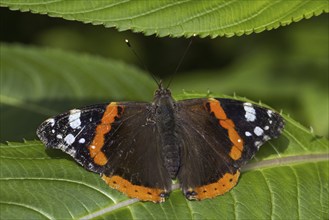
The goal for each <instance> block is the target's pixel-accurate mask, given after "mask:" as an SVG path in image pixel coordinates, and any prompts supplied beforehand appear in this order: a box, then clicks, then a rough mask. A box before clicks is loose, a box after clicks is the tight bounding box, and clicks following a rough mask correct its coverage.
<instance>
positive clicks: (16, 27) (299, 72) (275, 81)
mask: <svg viewBox="0 0 329 220" xmlns="http://www.w3.org/2000/svg"><path fill="white" fill-rule="evenodd" d="M0 15H1V21H0V22H1V32H0V40H1V42H6V43H21V44H27V45H34V46H40V47H50V48H61V49H64V50H68V51H76V52H81V53H83V54H85V53H88V54H92V55H96V56H102V57H105V58H112V59H117V60H121V61H123V62H125V63H127V64H132V65H136V66H138V67H139V68H141V69H143V66H141V65H140V63H139V62H138V60H137V59H136V57H135V56H134V55H133V54H132V52H131V51H130V49H129V48H128V47H127V46H126V44H125V43H124V39H126V38H127V39H129V41H130V42H131V44H132V45H133V47H134V49H135V50H136V51H137V53H138V54H139V56H140V57H142V59H143V60H144V62H145V63H146V65H147V66H148V68H149V69H150V71H151V72H152V73H155V74H157V75H159V76H160V77H161V78H164V79H168V78H170V76H172V75H173V73H174V70H175V68H176V66H177V64H178V62H179V60H180V59H181V57H182V55H183V53H184V50H185V49H186V47H187V45H188V43H189V39H184V38H180V39H176V38H169V37H166V38H157V37H155V36H144V35H143V34H140V33H132V32H130V31H125V32H118V31H117V30H115V29H113V28H105V27H104V26H94V25H91V24H83V23H80V22H74V21H67V20H64V19H60V18H52V17H48V16H46V15H37V14H32V13H22V12H18V11H10V10H9V9H7V8H0ZM328 23H329V21H328V15H327V14H323V15H321V16H318V17H313V18H311V19H308V20H302V21H300V22H298V23H292V24H291V25H289V26H286V27H280V28H278V29H276V30H271V31H265V32H262V33H259V34H251V35H248V36H241V37H232V38H216V39H210V38H204V39H200V38H197V37H196V38H195V39H194V40H193V43H192V46H191V48H190V50H189V52H188V53H187V55H186V57H185V59H184V62H183V64H182V66H181V67H180V69H179V71H178V73H176V74H175V75H174V79H173V82H172V84H171V89H172V90H173V94H174V95H177V94H180V93H182V91H183V89H184V90H185V91H195V92H201V93H206V92H207V91H208V90H210V91H211V92H212V93H215V94H226V95H233V94H237V95H238V96H244V97H247V98H248V99H251V100H254V101H259V100H261V101H262V102H263V103H266V104H268V105H270V106H272V107H273V108H275V109H276V110H278V111H280V110H283V112H284V113H286V114H289V115H290V116H291V117H292V118H294V119H295V120H297V121H299V122H300V123H302V124H303V125H304V126H306V127H312V128H313V129H314V132H315V134H317V135H320V136H326V137H328V102H329V101H328V80H329V79H328V76H329V73H328V71H329V70H328V59H329V54H328V53H329V52H328V51H329V46H328V36H329V33H328V32H329V28H328V27H329V24H328ZM136 86H139V85H136ZM150 97H151V96H150ZM5 127H6V126H5V125H4V124H2V125H1V130H3V129H5ZM33 135H34V134H32V136H28V137H26V136H24V137H17V139H15V138H14V140H16V141H20V140H21V139H22V138H33V137H35V136H33ZM1 140H2V141H4V140H11V141H13V137H11V136H8V135H7V134H5V133H4V132H3V131H1Z"/></svg>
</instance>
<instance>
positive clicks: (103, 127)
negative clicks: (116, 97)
mask: <svg viewBox="0 0 329 220" xmlns="http://www.w3.org/2000/svg"><path fill="white" fill-rule="evenodd" d="M116 117H119V112H118V105H117V103H116V102H111V103H110V104H109V105H107V107H106V110H105V112H104V114H103V117H102V119H101V122H100V124H99V125H97V127H96V133H95V137H94V139H93V141H92V142H91V144H90V145H89V146H88V149H89V153H90V156H91V157H92V158H93V159H94V163H95V164H97V165H100V166H102V165H105V164H106V163H107V157H106V155H105V154H104V153H103V152H102V151H101V150H102V147H103V146H104V143H105V135H106V134H107V133H108V132H110V131H111V128H112V126H111V124H112V123H113V122H114V121H115V118H116Z"/></svg>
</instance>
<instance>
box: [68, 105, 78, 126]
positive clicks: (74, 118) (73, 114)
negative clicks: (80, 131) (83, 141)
mask: <svg viewBox="0 0 329 220" xmlns="http://www.w3.org/2000/svg"><path fill="white" fill-rule="evenodd" d="M80 116H81V110H80V109H72V110H71V111H70V115H69V123H70V127H71V128H73V129H76V128H78V127H79V126H80V125H81V120H80Z"/></svg>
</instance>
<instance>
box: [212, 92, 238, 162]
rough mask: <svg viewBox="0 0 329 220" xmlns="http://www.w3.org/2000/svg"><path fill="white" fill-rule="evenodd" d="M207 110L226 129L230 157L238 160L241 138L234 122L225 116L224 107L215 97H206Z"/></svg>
mask: <svg viewBox="0 0 329 220" xmlns="http://www.w3.org/2000/svg"><path fill="white" fill-rule="evenodd" d="M208 103H209V111H210V112H212V113H213V114H214V116H215V117H216V118H217V119H218V120H219V125H220V126H221V127H223V128H224V129H226V130H227V133H228V136H229V139H230V141H231V142H232V144H233V146H232V148H231V151H230V154H229V155H230V157H231V158H232V159H233V160H238V159H240V158H241V156H242V151H243V140H242V138H241V137H240V135H239V134H238V132H237V131H236V130H235V124H234V122H233V121H232V120H231V119H229V118H227V116H226V114H225V111H224V109H223V108H222V106H221V105H220V102H219V101H218V100H216V99H213V98H210V99H208Z"/></svg>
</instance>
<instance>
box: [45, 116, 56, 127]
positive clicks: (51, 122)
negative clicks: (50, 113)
mask: <svg viewBox="0 0 329 220" xmlns="http://www.w3.org/2000/svg"><path fill="white" fill-rule="evenodd" d="M47 122H48V123H49V124H50V126H51V127H54V125H55V119H53V118H49V119H48V120H47Z"/></svg>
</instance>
